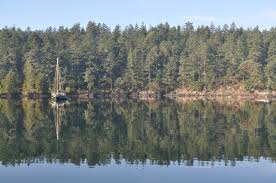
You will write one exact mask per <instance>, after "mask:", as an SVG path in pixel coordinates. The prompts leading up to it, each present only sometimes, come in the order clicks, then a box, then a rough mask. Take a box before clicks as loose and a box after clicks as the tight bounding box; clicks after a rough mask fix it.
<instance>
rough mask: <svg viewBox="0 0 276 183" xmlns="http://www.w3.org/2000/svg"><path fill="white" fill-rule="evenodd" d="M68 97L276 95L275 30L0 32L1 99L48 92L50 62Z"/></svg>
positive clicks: (101, 27) (99, 27) (93, 26)
mask: <svg viewBox="0 0 276 183" xmlns="http://www.w3.org/2000/svg"><path fill="white" fill-rule="evenodd" d="M57 57H59V58H60V60H61V68H62V76H63V79H64V86H65V90H66V92H67V93H83V92H111V91H112V92H114V91H117V92H118V91H120V92H126V93H132V92H137V91H145V90H153V91H161V90H162V91H164V92H169V91H172V90H174V89H176V88H189V89H193V90H198V91H200V90H212V89H214V88H216V87H218V86H221V85H228V84H229V85H230V84H237V83H238V84H240V85H242V86H244V87H245V88H246V89H247V90H250V91H251V90H256V89H258V90H264V89H271V90H276V28H271V29H270V30H269V31H268V30H262V31H261V30H259V28H258V27H256V28H252V29H244V28H241V27H236V26H235V24H234V23H233V24H231V25H225V26H223V27H220V26H218V27H215V26H214V25H210V26H199V27H197V28H195V27H193V24H192V23H189V22H188V23H186V24H185V25H183V26H177V27H175V26H170V25H169V24H167V23H165V24H159V25H157V26H151V27H146V26H144V25H135V26H133V25H129V26H126V27H125V28H121V27H120V26H116V27H115V28H114V29H112V30H111V29H110V28H109V27H108V26H106V25H105V24H97V23H95V22H89V23H88V24H87V26H86V27H85V28H83V27H81V26H80V24H75V25H74V26H73V27H71V28H65V27H59V28H58V29H56V28H51V27H49V28H48V29H46V30H43V31H42V30H37V31H32V30H30V29H26V30H20V29H19V28H7V27H6V28H2V29H1V30H0V70H1V71H0V93H49V92H50V91H51V88H52V82H53V80H54V66H55V63H56V58H57Z"/></svg>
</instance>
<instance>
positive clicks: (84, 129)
mask: <svg viewBox="0 0 276 183" xmlns="http://www.w3.org/2000/svg"><path fill="white" fill-rule="evenodd" d="M275 157H276V103H270V104H264V103H256V102H254V103H253V102H249V101H239V102H230V103H227V102H218V101H206V100H197V101H185V102H182V103H176V102H172V101H161V102H157V101H155V102H141V101H131V100H129V101H111V100H106V101H104V100H101V101H77V100H70V101H68V102H67V103H64V104H52V103H51V102H49V101H47V100H35V101H32V100H0V161H1V166H0V176H1V178H0V180H1V182H2V181H3V182H19V181H21V182H53V181H61V182H169V181H172V182H203V181H204V182H245V181H247V182H260V181H265V182H274V180H275V179H276V163H275Z"/></svg>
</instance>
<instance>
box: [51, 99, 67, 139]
mask: <svg viewBox="0 0 276 183" xmlns="http://www.w3.org/2000/svg"><path fill="white" fill-rule="evenodd" d="M66 103H68V102H64V101H61V102H55V101H52V107H53V109H54V121H55V129H56V138H57V140H59V132H60V127H61V117H62V113H63V111H64V107H65V104H66Z"/></svg>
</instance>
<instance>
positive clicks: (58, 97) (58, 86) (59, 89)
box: [52, 58, 68, 102]
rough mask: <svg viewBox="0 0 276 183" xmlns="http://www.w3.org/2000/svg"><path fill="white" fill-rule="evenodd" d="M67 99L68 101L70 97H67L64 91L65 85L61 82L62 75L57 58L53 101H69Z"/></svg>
mask: <svg viewBox="0 0 276 183" xmlns="http://www.w3.org/2000/svg"><path fill="white" fill-rule="evenodd" d="M67 99H68V97H67V96H66V94H65V92H64V90H63V84H62V81H61V74H60V69H59V63H58V58H57V64H56V72H55V80H54V87H53V91H52V100H54V101H56V102H61V101H64V100H67Z"/></svg>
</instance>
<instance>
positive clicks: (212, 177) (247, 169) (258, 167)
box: [0, 158, 276, 183]
mask: <svg viewBox="0 0 276 183" xmlns="http://www.w3.org/2000/svg"><path fill="white" fill-rule="evenodd" d="M200 164H201V162H198V161H196V160H195V162H194V166H185V165H178V163H171V165H169V166H166V165H163V166H160V165H156V164H151V163H150V162H149V161H147V163H146V164H143V165H141V164H132V165H131V164H128V163H126V161H124V160H122V161H121V163H120V164H117V163H115V161H113V160H112V161H111V163H110V164H108V165H104V166H96V167H93V168H89V167H88V165H87V163H85V162H84V163H83V164H81V165H80V166H76V165H73V164H70V163H69V164H68V163H66V164H60V163H53V164H48V163H43V162H41V163H34V164H31V165H29V166H28V165H26V164H21V165H19V166H15V167H12V166H8V167H3V166H2V167H0V176H1V182H2V181H3V182H22V179H24V182H30V183H32V182H41V183H44V182H45V183H46V182H56V181H59V182H66V183H70V182H135V183H136V182H137V183H138V182H229V183H230V182H251V183H252V182H274V181H275V178H276V163H272V162H271V160H269V159H264V158H260V161H259V162H256V161H246V160H245V161H236V164H235V166H224V163H223V162H214V164H213V166H201V165H200Z"/></svg>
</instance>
